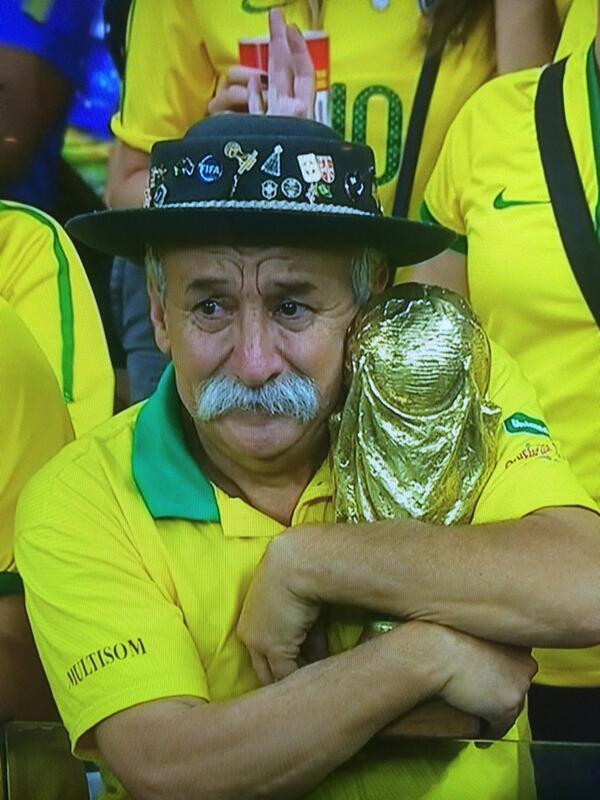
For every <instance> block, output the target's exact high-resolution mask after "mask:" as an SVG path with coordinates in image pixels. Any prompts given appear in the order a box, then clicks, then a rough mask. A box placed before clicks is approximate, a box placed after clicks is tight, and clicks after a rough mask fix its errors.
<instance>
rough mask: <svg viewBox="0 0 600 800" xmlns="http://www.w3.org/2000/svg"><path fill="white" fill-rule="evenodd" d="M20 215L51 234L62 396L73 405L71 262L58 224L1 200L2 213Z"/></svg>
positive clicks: (41, 215) (20, 206)
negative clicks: (55, 273) (17, 213)
mask: <svg viewBox="0 0 600 800" xmlns="http://www.w3.org/2000/svg"><path fill="white" fill-rule="evenodd" d="M2 211H18V212H20V213H21V214H26V215H27V216H30V217H31V218H32V219H34V220H35V221H36V222H39V223H40V224H41V225H44V226H45V227H46V228H48V229H49V230H50V232H51V233H52V246H53V250H54V257H55V258H56V263H57V282H58V308H59V314H60V332H61V336H62V355H61V374H62V393H63V397H64V399H65V402H67V403H72V402H73V401H74V394H73V360H74V352H75V334H74V314H73V297H72V294H71V280H70V276H69V259H68V258H67V254H66V253H65V250H64V248H63V246H62V244H61V242H60V236H59V230H58V226H57V224H56V223H55V222H54V221H53V220H52V219H51V218H50V217H48V216H46V214H42V213H41V212H40V211H36V209H34V208H31V206H25V205H21V204H20V203H19V204H17V203H14V204H13V203H7V202H5V201H3V200H0V212H2Z"/></svg>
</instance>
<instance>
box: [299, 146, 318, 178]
mask: <svg viewBox="0 0 600 800" xmlns="http://www.w3.org/2000/svg"><path fill="white" fill-rule="evenodd" d="M297 158H298V164H299V166H300V172H301V173H302V177H303V178H304V180H305V181H306V182H307V183H316V182H317V181H320V180H321V169H320V167H319V162H318V161H317V157H316V155H315V154H314V153H303V154H302V155H299V156H298V157H297Z"/></svg>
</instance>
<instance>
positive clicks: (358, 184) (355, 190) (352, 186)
mask: <svg viewBox="0 0 600 800" xmlns="http://www.w3.org/2000/svg"><path fill="white" fill-rule="evenodd" d="M344 189H345V190H346V194H347V195H348V197H349V198H350V200H352V202H353V203H357V202H358V201H359V200H360V198H361V197H362V196H363V194H364V193H365V189H366V187H365V182H364V181H363V179H362V177H361V174H360V172H349V173H348V174H347V175H346V177H345V178H344Z"/></svg>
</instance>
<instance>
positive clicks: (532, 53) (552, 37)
mask: <svg viewBox="0 0 600 800" xmlns="http://www.w3.org/2000/svg"><path fill="white" fill-rule="evenodd" d="M494 6H495V28H496V63H497V71H498V74H499V75H502V74H503V73H505V72H513V71H515V70H519V69H525V68H527V67H536V66H541V65H542V64H547V63H548V62H549V61H551V60H552V56H553V54H554V50H555V48H556V44H557V42H558V37H559V34H560V21H559V18H558V13H557V11H556V3H555V0H496V1H495V4H494Z"/></svg>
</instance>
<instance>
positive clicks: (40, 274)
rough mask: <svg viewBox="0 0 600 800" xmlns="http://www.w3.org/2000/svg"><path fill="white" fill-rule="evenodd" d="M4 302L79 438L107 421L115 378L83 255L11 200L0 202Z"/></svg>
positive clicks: (46, 221)
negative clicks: (48, 370) (36, 350)
mask: <svg viewBox="0 0 600 800" xmlns="http://www.w3.org/2000/svg"><path fill="white" fill-rule="evenodd" d="M0 297H2V298H4V300H6V301H7V302H8V303H9V304H10V305H11V306H12V307H13V308H14V310H15V311H16V312H17V314H18V315H19V316H20V317H21V319H22V320H23V321H24V322H25V324H26V325H27V327H28V328H29V330H30V331H31V333H32V334H33V337H34V338H35V340H36V341H37V343H38V345H39V346H40V347H41V349H42V351H43V352H44V354H45V356H46V358H47V359H48V361H49V363H50V366H51V367H52V369H53V371H54V374H55V375H56V379H57V380H58V383H59V385H60V388H61V390H62V394H63V397H64V399H65V401H66V403H67V406H68V409H69V413H70V416H71V420H72V423H73V428H74V430H75V433H76V434H77V435H80V434H82V433H85V432H86V431H88V430H89V429H90V428H93V427H94V426H95V425H97V424H98V423H100V422H104V421H105V420H106V419H108V418H109V417H110V416H111V414H112V411H113V402H114V373H113V370H112V366H111V363H110V357H109V354H108V347H107V344H106V339H105V337H104V330H103V328H102V322H101V320H100V314H99V312H98V308H97V306H96V302H95V300H94V295H93V293H92V290H91V287H90V285H89V282H88V279H87V276H86V274H85V270H84V268H83V265H82V264H81V261H80V259H79V255H78V254H77V251H76V250H75V247H74V246H73V243H72V242H71V240H70V239H69V237H68V236H67V234H66V233H65V232H64V230H63V229H62V228H61V227H60V225H58V223H57V222H55V221H54V220H53V219H52V217H50V216H48V214H44V213H43V212H42V211H39V210H38V209H35V208H32V207H30V206H26V205H22V204H21V203H13V202H9V201H7V200H4V201H0Z"/></svg>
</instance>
